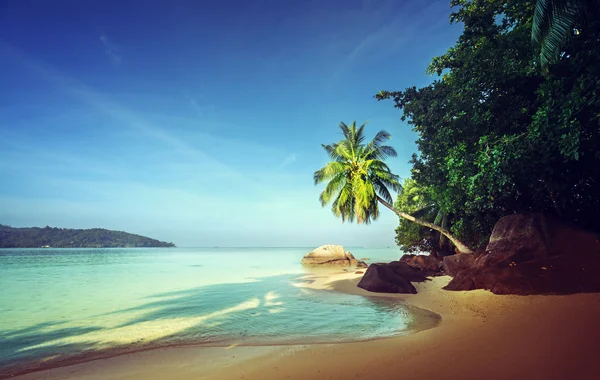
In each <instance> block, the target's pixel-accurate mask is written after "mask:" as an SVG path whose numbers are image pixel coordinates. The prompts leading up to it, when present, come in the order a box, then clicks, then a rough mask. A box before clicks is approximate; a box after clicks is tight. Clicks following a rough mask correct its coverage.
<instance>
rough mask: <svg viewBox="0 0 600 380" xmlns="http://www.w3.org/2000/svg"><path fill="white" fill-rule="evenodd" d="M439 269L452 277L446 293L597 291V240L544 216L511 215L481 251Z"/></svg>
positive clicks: (599, 243) (599, 266)
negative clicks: (486, 290)
mask: <svg viewBox="0 0 600 380" xmlns="http://www.w3.org/2000/svg"><path fill="white" fill-rule="evenodd" d="M444 269H445V271H446V273H448V274H449V275H451V276H454V278H453V279H452V281H450V283H449V284H448V285H447V286H446V287H445V289H447V290H472V289H488V290H490V291H491V292H493V293H496V294H521V295H526V294H569V293H581V292H600V241H599V238H598V236H596V235H595V234H593V233H590V232H587V231H582V230H580V229H577V228H574V227H572V226H568V225H565V224H563V223H561V222H559V221H558V220H556V219H554V218H553V217H550V216H547V215H544V214H514V215H510V216H506V217H504V218H502V219H500V220H499V221H498V223H496V225H495V226H494V230H493V231H492V235H491V237H490V241H489V244H488V245H487V247H486V249H485V251H484V252H482V253H480V254H476V255H465V254H456V255H453V256H448V257H445V258H444Z"/></svg>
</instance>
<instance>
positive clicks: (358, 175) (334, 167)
mask: <svg viewBox="0 0 600 380" xmlns="http://www.w3.org/2000/svg"><path fill="white" fill-rule="evenodd" d="M365 125H366V123H365V124H363V125H361V126H358V127H357V125H356V122H353V123H352V124H350V125H347V124H345V123H343V122H342V123H340V125H339V127H340V129H341V131H342V134H343V135H344V139H342V140H341V141H339V142H337V143H334V144H328V145H323V148H324V149H325V151H326V152H327V154H328V156H329V158H330V159H331V160H332V161H331V162H329V163H328V164H327V165H325V166H324V167H323V168H322V169H319V170H317V171H316V172H315V173H314V175H313V178H314V181H315V184H318V183H321V182H325V181H328V183H327V186H326V187H325V189H324V190H323V192H322V193H321V194H320V196H319V200H320V202H321V205H322V206H325V205H326V204H328V203H330V202H331V211H332V212H333V214H334V215H336V216H337V217H340V218H341V219H342V221H346V220H349V221H351V222H352V221H354V220H356V221H357V222H358V223H365V224H368V223H370V222H371V221H373V220H375V219H377V218H378V217H379V204H378V196H379V197H381V198H382V199H385V200H386V201H388V202H389V203H393V197H392V195H391V193H390V190H394V191H400V190H401V188H402V187H401V185H400V182H399V177H398V176H397V175H395V174H393V173H392V172H391V170H390V168H389V167H388V165H386V164H385V162H383V160H384V159H385V158H387V157H392V156H395V155H396V151H395V150H394V149H393V148H392V147H390V146H386V145H383V144H384V142H385V141H387V140H389V138H390V135H389V133H387V132H385V131H380V132H378V133H377V134H376V136H375V138H374V139H373V140H372V141H370V142H369V143H368V144H365V134H364V130H365Z"/></svg>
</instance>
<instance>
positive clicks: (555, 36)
mask: <svg viewBox="0 0 600 380" xmlns="http://www.w3.org/2000/svg"><path fill="white" fill-rule="evenodd" d="M599 9H600V1H598V0H537V2H536V5H535V12H534V15H533V28H532V31H531V37H532V39H533V41H535V43H537V44H538V45H539V46H540V50H541V52H540V61H541V63H542V65H543V66H547V65H548V64H551V63H556V62H557V61H558V60H559V58H560V55H561V53H562V52H563V48H564V47H565V45H566V44H567V43H568V42H569V40H570V39H571V38H573V36H575V35H577V34H579V33H580V32H581V30H582V29H587V28H588V27H589V23H590V20H593V19H594V18H596V17H598V10H599Z"/></svg>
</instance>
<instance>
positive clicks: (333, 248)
mask: <svg viewBox="0 0 600 380" xmlns="http://www.w3.org/2000/svg"><path fill="white" fill-rule="evenodd" d="M302 265H306V266H346V267H349V266H351V267H359V268H362V267H366V264H365V263H364V262H362V261H359V260H356V258H355V257H354V256H353V255H352V254H351V253H350V252H345V251H344V247H343V246H341V245H322V246H320V247H319V248H316V249H315V250H313V251H312V252H309V253H307V254H306V255H305V256H304V258H303V259H302ZM363 265H364V266H363Z"/></svg>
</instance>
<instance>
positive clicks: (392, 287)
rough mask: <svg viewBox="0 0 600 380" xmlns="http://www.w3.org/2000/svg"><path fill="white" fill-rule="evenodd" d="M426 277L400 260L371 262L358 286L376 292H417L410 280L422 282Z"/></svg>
mask: <svg viewBox="0 0 600 380" xmlns="http://www.w3.org/2000/svg"><path fill="white" fill-rule="evenodd" d="M425 280H427V277H426V276H425V274H424V273H423V272H421V271H420V270H419V269H417V268H413V267H411V266H410V265H408V264H406V263H402V262H400V261H392V262H391V263H389V264H371V265H369V268H368V269H367V272H366V273H365V274H364V276H363V277H362V278H361V280H360V282H359V283H358V285H357V286H358V287H359V288H362V289H365V290H368V291H370V292H377V293H410V294H415V293H417V289H415V287H414V286H413V284H412V283H411V282H423V281H425Z"/></svg>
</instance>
